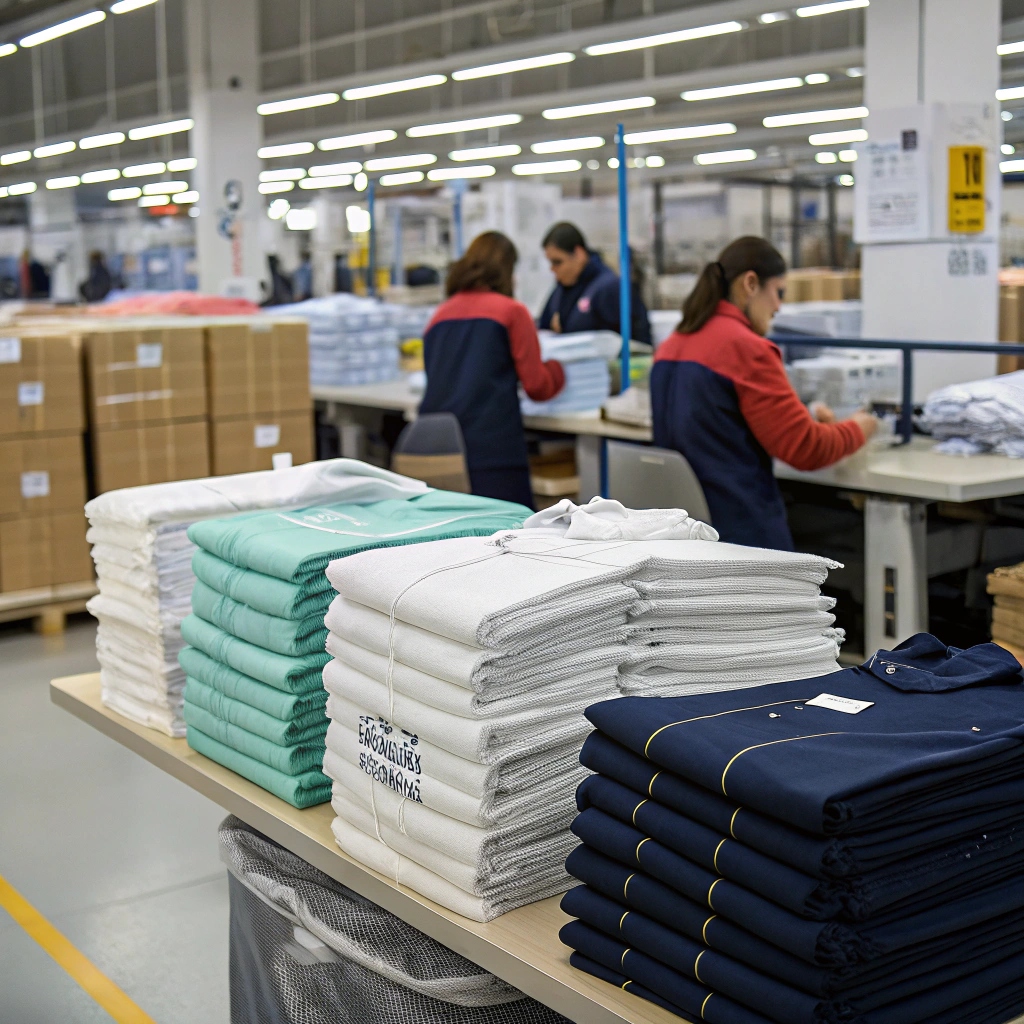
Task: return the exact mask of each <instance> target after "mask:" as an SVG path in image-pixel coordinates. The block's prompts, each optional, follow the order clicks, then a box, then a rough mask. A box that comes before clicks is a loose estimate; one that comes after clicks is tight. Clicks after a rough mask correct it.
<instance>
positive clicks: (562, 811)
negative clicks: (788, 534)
mask: <svg viewBox="0 0 1024 1024" xmlns="http://www.w3.org/2000/svg"><path fill="white" fill-rule="evenodd" d="M644 538H655V539H644ZM716 538H717V534H715V532H714V531H713V530H712V529H711V528H710V527H708V526H707V525H706V524H704V523H699V522H697V521H695V520H693V519H691V518H689V517H687V516H686V514H685V512H679V511H677V510H671V511H651V512H634V511H631V510H627V509H624V508H623V507H622V506H621V505H620V504H619V503H618V502H603V501H601V500H598V501H595V502H594V503H591V505H589V506H584V507H583V508H582V509H580V508H577V507H576V506H569V505H568V503H566V504H565V505H563V506H558V507H556V508H555V509H553V510H548V512H547V513H546V514H543V513H542V514H538V516H535V517H533V518H532V519H531V520H528V521H527V527H526V528H524V529H523V530H519V531H512V532H509V533H506V534H499V535H495V536H494V537H490V538H486V539H485V538H468V539H459V540H445V541H435V542H432V543H426V544H420V545H416V546H414V547H408V548H402V549H380V550H374V551H366V552H363V553H361V554H357V555H353V556H351V557H349V558H345V559H342V560H339V561H336V562H332V563H331V565H330V566H329V567H328V570H327V575H328V578H329V579H330V581H331V583H332V585H333V586H334V588H335V589H336V590H337V591H338V595H339V596H338V597H337V598H336V599H335V600H334V602H333V604H332V605H331V609H330V611H329V612H328V615H327V618H326V624H327V626H328V628H329V630H330V633H329V636H328V641H327V646H328V651H329V653H330V654H331V655H332V656H333V658H334V660H333V661H332V662H330V663H329V664H328V665H327V667H326V668H325V669H324V684H325V686H326V687H327V690H328V692H329V694H330V696H329V700H328V709H327V710H328V716H329V717H330V718H331V725H330V728H329V730H328V733H327V754H326V756H325V759H324V772H325V774H327V775H328V776H329V777H330V778H331V779H332V780H333V782H334V788H333V806H334V810H335V812H336V813H337V815H338V817H337V818H336V820H335V822H334V825H333V828H334V834H335V838H336V840H337V842H338V845H339V846H340V847H341V848H342V849H343V850H344V851H345V852H346V853H347V854H349V855H350V856H351V857H353V858H355V859H356V860H359V861H361V862H362V863H364V864H367V865H368V866H370V867H372V868H373V869H374V870H376V871H379V872H381V873H382V874H385V875H388V876H389V877H392V878H394V879H396V880H397V881H399V882H400V883H402V884H403V885H406V886H408V887H409V888H412V889H414V890H416V891H418V892H420V893H422V894H423V895H425V896H427V897H429V898H430V899H432V900H434V901H435V902H437V903H440V904H442V905H443V906H446V907H448V908H449V909H451V910H454V911H456V912H458V913H460V914H462V915H464V916H467V917H470V918H473V919H475V920H489V919H490V918H492V917H495V916H497V915H498V914H502V913H504V912H506V911H508V910H511V909H513V908H514V907H516V906H519V905H521V904H524V903H528V902H531V901H533V900H537V899H541V898H543V897H545V896H549V895H552V894H553V893H557V892H560V891H562V890H563V889H564V888H565V887H566V885H567V884H568V881H567V879H566V876H565V875H564V872H563V869H562V865H561V861H562V859H564V856H565V852H566V851H567V850H568V849H571V848H572V846H573V845H574V840H573V838H572V837H571V835H570V834H569V833H568V831H567V830H568V826H569V823H570V822H571V820H572V818H573V814H574V807H575V805H574V802H573V800H574V796H573V794H574V792H575V788H576V785H577V784H578V782H579V780H580V775H581V772H582V769H580V768H579V766H578V761H577V757H578V753H579V748H580V746H581V744H582V741H583V739H584V737H585V736H586V734H587V733H588V732H589V725H588V723H587V721H586V719H585V718H584V717H583V715H582V711H583V709H584V708H585V707H587V706H588V705H589V704H592V703H594V702H595V701H597V700H600V699H602V698H607V697H610V696H614V695H616V694H617V693H618V692H619V688H620V685H627V686H645V687H657V686H662V687H664V692H678V688H679V687H680V686H681V685H692V676H693V675H694V674H695V673H696V672H698V671H699V665H698V669H697V670H694V669H693V666H692V665H691V662H690V660H689V659H692V658H703V662H704V664H706V665H708V666H715V665H716V664H717V663H716V662H715V659H717V658H719V657H720V656H722V655H723V654H728V653H729V644H730V642H732V643H733V646H734V647H735V648H736V650H737V651H738V655H739V656H738V658H737V660H738V663H739V665H740V668H738V669H729V671H732V672H733V674H734V675H736V674H738V673H739V672H741V671H742V666H744V665H746V664H747V662H745V661H743V657H744V656H746V655H747V654H748V648H753V647H754V646H756V645H760V646H761V648H762V649H763V646H764V645H763V642H762V633H763V634H764V635H766V636H771V635H772V633H771V630H772V629H773V628H774V622H775V620H774V619H772V618H771V617H770V616H772V615H777V617H778V618H779V619H782V620H785V622H786V624H787V625H786V628H788V629H790V631H791V635H790V634H784V633H783V632H780V633H779V636H780V637H783V636H786V637H789V640H790V642H791V647H795V648H796V649H798V650H799V649H802V648H801V645H804V646H808V647H810V646H813V644H812V643H810V642H809V641H808V639H807V637H806V636H805V634H807V633H809V632H813V631H814V630H815V629H816V630H817V631H818V632H819V633H820V632H821V631H822V629H823V628H826V627H823V626H822V625H821V624H820V623H819V621H818V616H819V615H820V616H822V617H823V618H824V619H826V620H829V619H830V616H828V615H827V613H826V612H819V611H818V605H817V603H816V602H815V601H814V600H813V599H811V598H804V597H803V596H802V592H801V598H800V599H801V601H802V602H803V604H802V605H801V606H800V608H799V609H797V610H795V611H793V610H790V604H792V602H789V603H788V604H787V601H788V596H787V595H786V594H782V595H781V596H778V597H776V592H777V589H778V584H779V581H780V580H787V579H789V578H790V577H800V578H801V579H802V578H803V577H807V576H810V575H814V576H815V577H816V578H817V577H820V578H821V579H823V578H824V575H825V573H826V572H827V566H828V563H826V562H825V561H824V560H823V559H819V558H815V557H814V556H806V555H802V556H795V555H791V554H787V553H785V552H768V551H760V550H757V549H750V548H740V547H735V546H733V545H726V544H718V543H717V542H716ZM723 576H724V577H726V578H727V579H726V583H725V584H724V585H723V586H722V587H721V591H722V592H723V593H724V594H726V595H730V594H731V591H730V590H729V587H728V580H729V579H730V578H731V579H732V580H735V581H736V582H737V583H738V584H741V586H740V587H739V588H738V590H737V595H738V596H732V597H731V604H729V603H728V602H727V601H724V602H723V601H720V602H719V604H721V605H723V606H724V607H723V608H722V609H720V611H721V612H722V614H719V612H718V611H707V610H706V609H708V607H709V600H712V599H713V598H716V597H718V596H719V593H718V592H717V591H716V593H715V594H712V595H710V598H709V596H707V595H706V594H705V593H704V591H705V590H707V589H708V587H709V583H711V584H713V582H714V581H716V580H719V579H721V578H722V577H723ZM745 581H752V582H748V584H747V590H746V593H745V592H744V591H743V587H742V584H743V583H744V582H745ZM673 583H674V584H678V587H677V588H676V589H675V590H673V589H672V587H671V586H668V593H669V596H667V597H664V598H663V597H661V596H660V593H659V596H657V597H655V598H653V599H652V598H650V597H643V596H641V593H640V591H639V588H640V587H641V586H645V587H646V586H648V585H650V586H656V585H659V584H661V585H666V586H667V585H669V584H673ZM811 585H813V584H811ZM814 586H816V585H814ZM688 587H689V588H690V589H687V588H688ZM702 588H703V589H702ZM712 589H713V586H712ZM694 595H696V597H694ZM691 598H693V600H691ZM780 602H781V603H780ZM683 603H687V607H685V608H684V607H683ZM713 604H714V602H713V600H712V606H713ZM690 605H694V606H695V608H691V607H690ZM803 605H807V606H808V607H813V610H814V614H813V615H811V617H810V620H809V624H808V617H807V616H806V615H804V614H803V612H804V609H803ZM766 607H767V609H768V611H767V614H768V615H769V620H768V622H769V624H768V625H767V626H766V627H764V629H763V630H762V633H758V632H757V629H758V622H759V621H760V620H761V619H763V618H764V617H765V614H766V613H765V610H764V609H765V608H766ZM700 609H704V611H702V612H701V614H700V615H696V614H693V615H690V614H689V613H690V612H691V611H695V610H700ZM720 618H725V619H726V621H727V626H724V627H721V628H719V627H716V626H715V624H714V623H715V622H717V621H718V620H719V619H720ZM691 619H694V620H696V621H699V622H704V621H707V622H708V623H709V624H708V625H707V626H706V628H705V632H706V633H707V634H709V635H708V636H705V635H704V632H700V631H699V630H697V629H696V628H695V627H694V626H693V625H692V622H691ZM631 620H632V621H631ZM673 630H674V631H675V632H673ZM658 631H662V632H664V633H665V634H666V636H662V635H660V633H659V632H658ZM730 631H731V632H730ZM737 631H738V633H739V635H738V636H737ZM751 631H753V632H754V633H755V634H756V635H754V639H753V642H751V643H748V642H746V634H748V633H750V632H751ZM652 632H654V633H655V635H654V637H653V638H652V636H651V635H650V634H651V633H652ZM691 634H693V635H692V636H691ZM777 646H778V645H777ZM818 646H819V647H820V648H823V650H822V651H821V652H820V654H819V655H818V660H817V661H814V660H813V659H811V660H809V661H808V663H807V665H806V666H805V665H803V664H800V665H799V666H796V671H795V675H794V674H793V673H792V672H791V673H788V674H785V673H784V675H783V678H795V677H799V676H801V675H807V676H809V675H819V674H821V673H822V672H825V671H829V669H830V668H831V669H834V668H835V667H836V664H835V659H836V655H837V653H838V644H837V643H836V641H835V639H830V641H829V642H828V643H820V642H819V644H818ZM662 651H668V652H669V653H670V654H671V655H672V656H673V657H674V658H676V659H677V660H678V661H679V663H680V664H681V665H682V666H683V668H682V671H681V672H676V670H675V669H674V668H672V667H671V665H670V666H669V668H668V672H669V673H670V676H666V677H665V678H662V676H663V675H665V673H664V671H663V670H664V669H665V666H663V665H662V664H661V662H662V661H663V660H665V659H664V658H662V657H661V656H660V654H661V652H662ZM749 653H752V652H749ZM645 659H646V660H645ZM748 660H750V659H748ZM750 663H751V664H756V660H750ZM672 664H674V663H672ZM710 671H711V670H710V668H709V672H710ZM620 672H621V673H623V674H622V675H621V676H620ZM749 672H750V670H748V674H749ZM766 672H767V674H768V675H772V674H773V673H775V674H777V669H776V668H775V667H774V664H773V667H771V668H769V669H767V670H766ZM764 674H765V673H762V675H764ZM680 676H682V677H684V678H683V680H682V682H680V678H679V677H680ZM635 680H640V682H639V683H637V682H635ZM764 681H767V680H766V679H764V678H758V679H756V680H753V681H747V680H746V679H745V678H743V679H741V680H740V681H733V683H732V685H738V686H749V685H754V683H756V682H764ZM718 685H720V684H719V683H718V682H716V681H714V680H709V682H708V684H707V685H705V686H704V687H703V688H704V689H711V688H717V687H718Z"/></svg>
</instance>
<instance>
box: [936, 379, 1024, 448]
mask: <svg viewBox="0 0 1024 1024" xmlns="http://www.w3.org/2000/svg"><path fill="white" fill-rule="evenodd" d="M924 423H925V426H926V427H927V428H928V429H929V430H930V431H931V432H932V436H933V437H935V438H936V439H937V440H938V441H939V442H940V443H939V445H938V450H939V451H943V452H946V453H947V454H950V455H977V454H980V453H981V452H989V451H996V452H999V453H1000V454H1001V455H1009V456H1011V457H1012V458H1024V370H1017V371H1016V372H1015V373H1004V374H1001V375H1000V376H998V377H989V378H986V379H984V380H972V381H968V382H967V383H966V384H950V385H949V386H948V387H944V388H939V389H938V390H937V391H933V392H932V393H931V394H930V395H929V396H928V400H927V401H926V402H925V406H924Z"/></svg>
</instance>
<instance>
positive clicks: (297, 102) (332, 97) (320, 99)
mask: <svg viewBox="0 0 1024 1024" xmlns="http://www.w3.org/2000/svg"><path fill="white" fill-rule="evenodd" d="M340 99H341V97H340V96H339V95H338V94H337V93H336V92H321V93H317V94H316V95H315V96H297V97H296V98H295V99H293V100H274V101H273V102H272V103H261V104H260V105H259V106H258V107H257V108H256V113H257V114H263V115H264V116H266V115H267V114H287V113H289V111H292V110H309V109H311V108H312V107H327V106H330V104H332V103H337V102H338V100H340Z"/></svg>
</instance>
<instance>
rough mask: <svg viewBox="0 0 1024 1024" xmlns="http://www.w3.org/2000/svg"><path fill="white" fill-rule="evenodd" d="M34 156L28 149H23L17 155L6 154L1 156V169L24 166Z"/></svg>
mask: <svg viewBox="0 0 1024 1024" xmlns="http://www.w3.org/2000/svg"><path fill="white" fill-rule="evenodd" d="M31 159H32V154H31V153H30V152H29V151H28V150H27V149H21V150H19V151H18V152H17V153H4V155H3V156H0V167H9V166H10V165H11V164H23V163H24V162H25V161H26V160H31Z"/></svg>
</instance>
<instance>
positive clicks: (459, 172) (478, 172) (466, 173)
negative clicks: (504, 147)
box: [427, 164, 494, 181]
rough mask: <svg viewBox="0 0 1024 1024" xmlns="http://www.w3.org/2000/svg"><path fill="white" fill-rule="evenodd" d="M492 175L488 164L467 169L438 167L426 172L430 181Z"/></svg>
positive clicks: (491, 168)
mask: <svg viewBox="0 0 1024 1024" xmlns="http://www.w3.org/2000/svg"><path fill="white" fill-rule="evenodd" d="M492 174H494V168H493V167H492V166H491V165H490V164H475V165H470V166H468V167H438V168H436V169H435V170H433V171H427V177H428V178H429V179H430V180H431V181H452V180H454V179H457V178H489V177H490V176H491V175H492Z"/></svg>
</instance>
